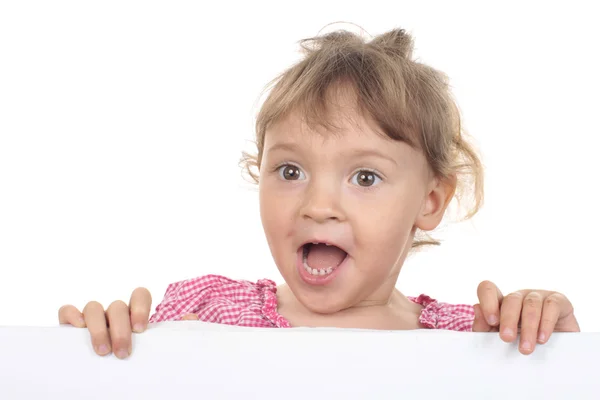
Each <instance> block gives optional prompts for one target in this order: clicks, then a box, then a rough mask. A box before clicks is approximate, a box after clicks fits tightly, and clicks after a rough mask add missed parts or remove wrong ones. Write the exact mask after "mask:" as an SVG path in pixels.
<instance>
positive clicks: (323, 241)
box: [300, 238, 350, 254]
mask: <svg viewBox="0 0 600 400" xmlns="http://www.w3.org/2000/svg"><path fill="white" fill-rule="evenodd" d="M318 243H321V244H325V245H328V246H335V247H338V248H340V249H342V250H343V251H344V252H346V254H350V253H348V250H347V248H346V246H344V245H341V244H340V243H339V242H337V241H334V240H329V239H318V238H313V239H309V240H306V241H304V242H302V245H301V246H300V247H304V246H306V245H307V244H318Z"/></svg>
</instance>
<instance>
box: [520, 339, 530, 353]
mask: <svg viewBox="0 0 600 400" xmlns="http://www.w3.org/2000/svg"><path fill="white" fill-rule="evenodd" d="M521 349H522V350H525V351H531V343H529V342H528V341H527V340H525V341H524V342H523V344H521Z"/></svg>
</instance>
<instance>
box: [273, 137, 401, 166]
mask: <svg viewBox="0 0 600 400" xmlns="http://www.w3.org/2000/svg"><path fill="white" fill-rule="evenodd" d="M298 150H299V148H298V146H297V145H296V144H295V143H287V142H280V143H276V144H274V145H273V146H271V147H269V148H268V149H267V151H266V152H268V153H271V152H274V151H289V152H297V151H298ZM342 156H350V157H376V158H382V159H384V160H386V161H388V162H391V163H392V164H394V165H395V166H399V165H398V162H397V161H396V160H395V159H394V158H392V157H389V156H387V155H385V154H383V153H381V152H379V151H377V150H375V149H361V148H358V149H353V150H351V151H350V152H349V154H342Z"/></svg>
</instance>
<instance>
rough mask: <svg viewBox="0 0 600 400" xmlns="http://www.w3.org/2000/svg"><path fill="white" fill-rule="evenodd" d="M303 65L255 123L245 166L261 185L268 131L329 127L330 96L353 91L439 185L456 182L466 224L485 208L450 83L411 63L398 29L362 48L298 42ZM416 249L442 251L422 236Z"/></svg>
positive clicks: (341, 35)
mask: <svg viewBox="0 0 600 400" xmlns="http://www.w3.org/2000/svg"><path fill="white" fill-rule="evenodd" d="M300 45H301V47H302V49H303V52H304V57H303V58H302V59H301V60H300V61H299V62H298V63H296V64H295V65H293V66H292V67H290V68H288V69H287V70H285V71H284V72H283V73H282V74H281V75H279V76H278V77H277V78H275V79H274V80H273V81H272V82H271V83H270V84H269V85H268V86H267V88H269V87H271V90H270V92H269V95H268V96H267V98H266V99H265V101H264V103H263V105H262V107H261V108H260V111H259V113H258V116H257V120H256V142H255V143H256V148H257V153H256V154H249V153H246V152H244V153H243V156H242V159H241V165H242V166H243V167H244V169H245V171H246V172H247V173H248V174H249V176H250V177H251V178H252V179H253V181H254V182H255V183H258V179H259V173H258V170H259V167H260V162H261V159H262V153H263V148H264V139H265V133H266V130H267V128H268V127H269V126H270V125H271V124H273V123H275V122H277V121H279V120H280V119H282V118H284V117H285V116H286V115H288V114H289V113H290V112H291V111H293V110H300V111H301V112H302V113H303V115H304V117H305V120H307V121H315V122H317V123H319V124H321V125H324V124H326V121H327V114H326V113H327V104H326V99H327V96H326V94H327V91H328V90H330V89H332V88H334V87H335V86H338V87H339V86H340V85H343V86H346V85H350V88H352V89H353V90H354V91H355V95H356V101H357V105H358V107H359V109H360V111H361V112H363V113H365V114H366V115H368V116H369V117H370V118H371V119H372V120H373V121H374V122H375V123H376V124H377V125H378V126H379V128H380V129H381V130H382V132H383V133H385V134H386V135H387V136H388V137H390V138H391V139H394V140H401V141H404V142H407V143H408V144H410V145H411V146H413V147H415V148H418V149H420V150H421V151H422V152H423V154H424V155H425V157H426V158H427V161H428V163H429V165H430V167H431V169H432V171H433V172H434V174H435V175H436V177H438V178H439V179H442V180H448V181H450V182H453V181H454V180H456V191H455V194H454V198H455V199H456V200H457V201H458V202H459V203H461V204H462V203H463V202H464V200H465V198H468V200H470V201H469V203H470V204H469V205H468V206H467V207H466V213H465V215H464V219H468V218H471V217H472V216H473V215H475V214H476V213H477V211H478V210H479V208H480V207H481V205H482V202H483V168H482V165H481V161H480V160H479V157H478V155H477V153H476V152H475V150H474V148H473V147H472V146H471V145H470V144H469V143H468V142H467V140H466V137H465V136H466V134H465V133H464V132H463V129H462V127H461V121H460V113H459V110H458V107H457V105H456V103H455V102H454V100H453V97H452V95H451V93H450V90H449V84H448V78H447V76H446V75H445V74H444V73H442V72H440V71H437V70H435V69H433V68H431V67H429V66H427V65H425V64H422V63H419V62H417V61H414V60H412V53H413V40H412V38H411V36H410V35H409V34H407V33H406V32H405V31H404V30H403V29H395V30H391V31H389V32H386V33H383V34H381V35H378V36H376V37H374V38H373V39H372V40H370V41H368V42H367V41H365V40H364V39H363V38H361V37H360V36H359V35H357V34H355V33H351V32H347V31H343V30H342V31H336V32H332V33H328V34H325V35H322V36H317V37H313V38H310V39H304V40H302V41H300ZM417 236H418V237H417V238H415V241H414V243H413V248H414V247H418V246H422V245H438V244H439V241H437V240H434V239H433V238H431V237H430V236H428V235H427V234H426V233H424V232H418V235H417Z"/></svg>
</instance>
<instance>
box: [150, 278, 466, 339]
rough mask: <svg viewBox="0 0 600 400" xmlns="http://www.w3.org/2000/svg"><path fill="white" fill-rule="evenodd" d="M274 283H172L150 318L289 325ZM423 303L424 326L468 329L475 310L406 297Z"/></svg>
mask: <svg viewBox="0 0 600 400" xmlns="http://www.w3.org/2000/svg"><path fill="white" fill-rule="evenodd" d="M276 291H277V289H276V286H275V282H273V281H271V280H269V279H261V280H259V281H258V282H256V283H253V282H249V281H244V280H238V281H236V280H233V279H229V278H226V277H224V276H219V275H206V276H201V277H199V278H194V279H188V280H184V281H181V282H176V283H172V284H170V285H169V286H168V287H167V291H166V293H165V297H164V299H163V300H162V302H161V303H160V304H159V305H158V306H157V307H156V312H155V313H154V315H152V317H150V322H151V323H152V322H161V321H177V320H180V319H181V318H182V317H183V316H184V315H186V314H196V315H198V318H199V319H200V320H201V321H205V322H213V323H218V324H227V325H236V326H246V327H257V328H290V327H291V325H290V323H289V322H288V321H287V320H286V319H285V318H284V317H283V316H281V315H279V314H278V313H277V297H276V295H275V293H276ZM409 299H410V300H411V301H413V302H415V303H418V304H420V305H422V306H423V310H422V311H421V316H420V318H419V321H420V322H421V324H422V325H423V326H424V327H425V328H429V329H447V330H453V331H465V332H470V331H471V329H472V326H473V319H474V318H475V312H474V310H473V306H470V305H466V304H447V303H440V302H438V301H436V300H434V299H432V298H431V297H429V296H426V295H424V294H422V295H420V296H419V297H409Z"/></svg>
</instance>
